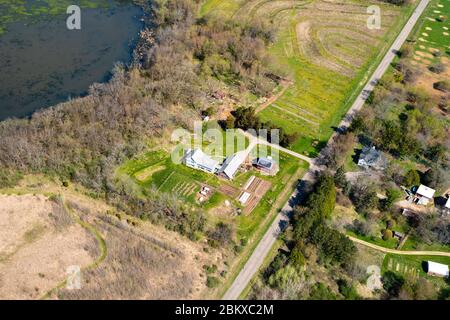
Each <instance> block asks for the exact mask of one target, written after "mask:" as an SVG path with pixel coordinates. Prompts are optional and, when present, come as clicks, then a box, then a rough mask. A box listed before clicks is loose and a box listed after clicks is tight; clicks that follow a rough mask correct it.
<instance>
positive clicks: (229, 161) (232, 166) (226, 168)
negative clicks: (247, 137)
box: [218, 151, 247, 180]
mask: <svg viewBox="0 0 450 320" xmlns="http://www.w3.org/2000/svg"><path fill="white" fill-rule="evenodd" d="M246 158H247V154H246V153H245V152H244V151H240V152H237V153H235V154H233V155H231V156H229V157H227V158H226V159H225V161H224V163H223V164H222V167H221V168H220V169H219V171H218V174H220V175H221V176H223V177H225V178H227V179H230V180H232V179H233V178H234V175H235V174H236V172H237V171H238V169H239V167H240V166H241V165H242V164H243V163H244V162H245V159H246Z"/></svg>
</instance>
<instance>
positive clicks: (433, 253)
mask: <svg viewBox="0 0 450 320" xmlns="http://www.w3.org/2000/svg"><path fill="white" fill-rule="evenodd" d="M348 238H349V239H350V240H352V241H353V242H356V243H359V244H361V245H363V246H366V247H369V248H372V249H375V250H378V251H381V252H384V253H392V254H398V255H404V256H440V257H450V252H442V251H402V250H395V249H389V248H385V247H381V246H378V245H376V244H373V243H370V242H367V241H364V240H361V239H358V238H355V237H352V236H348Z"/></svg>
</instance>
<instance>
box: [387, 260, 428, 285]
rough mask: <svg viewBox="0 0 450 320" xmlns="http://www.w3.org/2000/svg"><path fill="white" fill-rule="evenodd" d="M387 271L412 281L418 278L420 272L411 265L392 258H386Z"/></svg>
mask: <svg viewBox="0 0 450 320" xmlns="http://www.w3.org/2000/svg"><path fill="white" fill-rule="evenodd" d="M386 259H387V270H389V271H394V272H398V273H401V274H403V275H404V276H408V277H410V278H412V279H414V280H416V279H417V278H418V277H419V274H420V270H419V269H417V266H416V265H415V264H413V263H407V262H405V261H402V260H399V259H396V258H395V257H393V256H387V257H386Z"/></svg>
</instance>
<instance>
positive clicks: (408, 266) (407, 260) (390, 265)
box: [381, 254, 450, 286]
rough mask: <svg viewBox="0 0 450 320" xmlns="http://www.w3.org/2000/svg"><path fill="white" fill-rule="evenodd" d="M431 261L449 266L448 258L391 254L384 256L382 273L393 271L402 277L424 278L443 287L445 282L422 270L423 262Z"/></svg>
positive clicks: (449, 259)
mask: <svg viewBox="0 0 450 320" xmlns="http://www.w3.org/2000/svg"><path fill="white" fill-rule="evenodd" d="M426 261H433V262H438V263H442V264H447V265H450V258H449V257H436V256H403V255H402V256H400V255H393V254H386V256H385V258H384V260H383V265H382V268H381V270H382V273H384V272H386V271H393V272H396V273H399V274H401V275H402V276H404V277H410V278H413V279H417V278H418V277H424V278H426V279H427V280H430V281H432V282H433V283H435V284H437V285H439V286H445V280H444V279H443V278H440V277H435V276H429V275H427V274H426V272H425V270H424V262H426Z"/></svg>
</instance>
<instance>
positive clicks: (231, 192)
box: [219, 184, 240, 198]
mask: <svg viewBox="0 0 450 320" xmlns="http://www.w3.org/2000/svg"><path fill="white" fill-rule="evenodd" d="M219 191H220V192H221V193H223V194H225V195H227V196H229V197H230V198H236V197H238V196H239V192H240V191H239V189H236V188H233V187H232V186H230V185H227V184H222V185H220V187H219Z"/></svg>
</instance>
